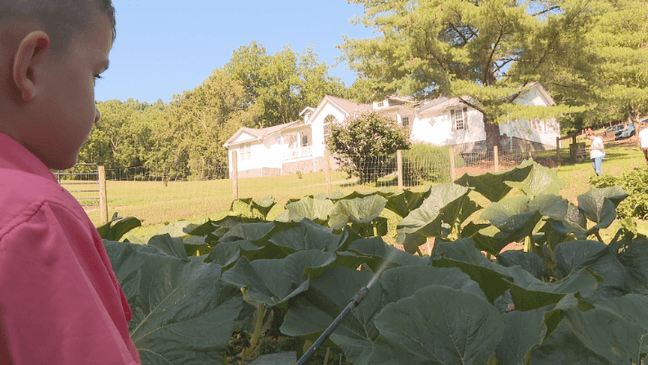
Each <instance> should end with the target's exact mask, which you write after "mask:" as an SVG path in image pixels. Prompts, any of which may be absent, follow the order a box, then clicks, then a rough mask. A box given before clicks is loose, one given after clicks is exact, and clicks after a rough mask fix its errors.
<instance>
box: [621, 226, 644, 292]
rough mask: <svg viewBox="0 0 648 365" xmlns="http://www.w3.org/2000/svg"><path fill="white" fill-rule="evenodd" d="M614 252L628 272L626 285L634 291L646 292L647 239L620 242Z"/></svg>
mask: <svg viewBox="0 0 648 365" xmlns="http://www.w3.org/2000/svg"><path fill="white" fill-rule="evenodd" d="M616 254H617V258H618V260H619V262H621V264H622V265H623V266H624V267H625V268H626V272H627V273H628V280H627V281H626V284H627V285H628V287H629V288H630V289H631V290H633V291H635V292H641V293H648V241H647V240H645V239H640V240H633V241H630V242H622V244H621V249H620V250H618V252H616Z"/></svg>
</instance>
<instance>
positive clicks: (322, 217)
mask: <svg viewBox="0 0 648 365" xmlns="http://www.w3.org/2000/svg"><path fill="white" fill-rule="evenodd" d="M334 206H335V204H334V203H333V202H332V201H331V200H329V199H314V198H311V197H305V198H302V199H300V200H298V201H296V202H291V203H288V204H286V210H284V211H283V212H281V214H279V215H278V216H277V218H275V220H277V221H280V222H299V221H300V220H302V219H304V218H308V219H310V220H313V221H315V222H318V223H321V224H326V223H327V222H328V220H329V216H330V215H331V211H332V210H333V207H334Z"/></svg>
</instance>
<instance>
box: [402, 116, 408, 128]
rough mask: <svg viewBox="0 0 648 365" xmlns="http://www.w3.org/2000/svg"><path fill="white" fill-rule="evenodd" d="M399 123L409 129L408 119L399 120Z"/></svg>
mask: <svg viewBox="0 0 648 365" xmlns="http://www.w3.org/2000/svg"><path fill="white" fill-rule="evenodd" d="M401 122H402V124H403V127H409V117H403V118H402V119H401Z"/></svg>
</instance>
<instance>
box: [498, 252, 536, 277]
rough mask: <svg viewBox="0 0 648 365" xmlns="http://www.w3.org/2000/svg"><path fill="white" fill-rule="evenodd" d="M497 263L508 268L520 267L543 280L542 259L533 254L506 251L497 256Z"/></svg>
mask: <svg viewBox="0 0 648 365" xmlns="http://www.w3.org/2000/svg"><path fill="white" fill-rule="evenodd" d="M497 262H498V263H499V264H500V265H502V266H506V267H510V266H515V265H520V267H521V268H523V269H524V270H526V271H528V272H530V273H531V274H532V275H533V276H534V277H536V278H538V279H541V278H542V275H543V274H544V261H542V257H540V256H538V255H536V254H534V253H531V252H523V251H506V252H503V253H501V254H499V255H498V256H497Z"/></svg>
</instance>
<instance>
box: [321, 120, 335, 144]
mask: <svg viewBox="0 0 648 365" xmlns="http://www.w3.org/2000/svg"><path fill="white" fill-rule="evenodd" d="M333 122H335V117H334V116H332V115H327V116H326V118H324V139H325V140H326V139H327V138H328V137H329V136H330V135H331V124H333Z"/></svg>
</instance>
